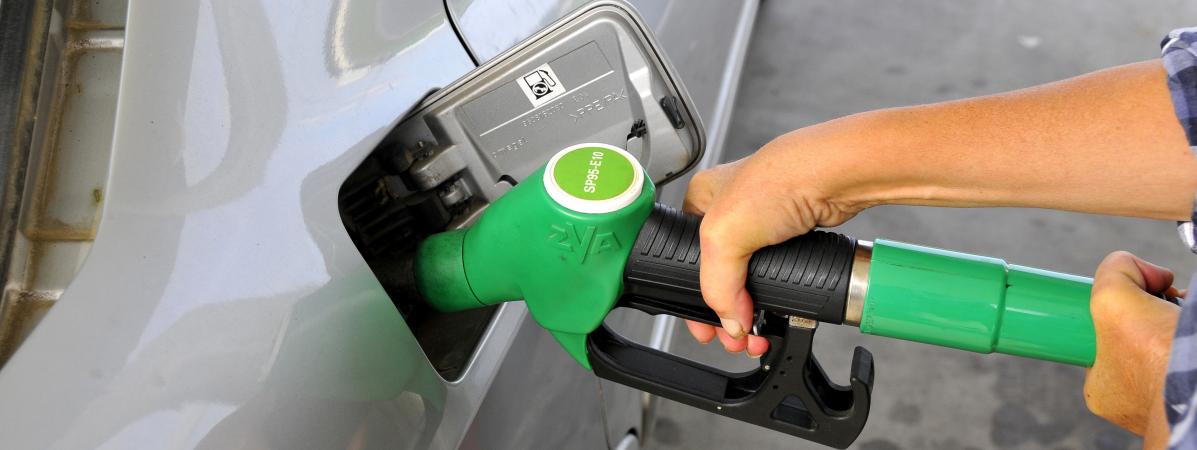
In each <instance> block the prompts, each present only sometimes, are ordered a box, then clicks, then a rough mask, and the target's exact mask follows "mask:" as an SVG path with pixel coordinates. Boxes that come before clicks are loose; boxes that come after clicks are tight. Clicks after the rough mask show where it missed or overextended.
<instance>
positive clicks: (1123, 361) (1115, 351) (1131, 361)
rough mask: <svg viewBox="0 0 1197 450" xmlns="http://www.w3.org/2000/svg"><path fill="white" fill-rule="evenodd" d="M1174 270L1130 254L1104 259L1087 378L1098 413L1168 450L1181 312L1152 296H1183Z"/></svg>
mask: <svg viewBox="0 0 1197 450" xmlns="http://www.w3.org/2000/svg"><path fill="white" fill-rule="evenodd" d="M1172 278H1173V275H1172V272H1171V271H1169V270H1168V269H1164V268H1161V267H1159V266H1156V265H1154V264H1151V263H1149V262H1147V261H1144V260H1142V259H1139V258H1138V257H1136V256H1134V255H1132V254H1130V253H1127V252H1114V253H1111V254H1110V255H1109V256H1107V257H1106V258H1105V260H1104V261H1102V263H1101V265H1100V266H1098V268H1097V274H1096V275H1094V278H1093V292H1092V295H1091V297H1090V304H1089V309H1090V312H1091V314H1092V316H1093V326H1094V329H1095V331H1096V334H1097V359H1096V361H1095V362H1094V364H1093V367H1092V368H1091V369H1089V370H1088V371H1087V372H1086V374H1085V391H1084V394H1085V404H1086V405H1087V406H1088V407H1089V410H1090V411H1093V413H1094V414H1096V415H1098V416H1100V417H1102V418H1104V419H1106V420H1109V421H1110V422H1112V423H1114V424H1115V425H1118V426H1120V427H1122V428H1125V429H1127V430H1129V431H1131V432H1133V433H1135V434H1138V435H1142V436H1145V438H1146V442H1145V448H1157V447H1163V446H1164V444H1165V443H1166V442H1167V433H1168V428H1167V424H1166V420H1165V416H1164V401H1163V389H1164V375H1165V373H1166V371H1167V368H1168V355H1169V351H1170V349H1171V347H1172V335H1173V334H1174V333H1175V331H1176V321H1177V319H1178V318H1179V317H1180V308H1178V307H1177V306H1176V305H1173V304H1171V303H1168V302H1165V301H1162V300H1160V299H1159V298H1157V297H1156V296H1155V295H1153V294H1152V293H1161V292H1162V293H1164V295H1166V296H1169V297H1181V296H1182V294H1183V293H1182V292H1180V291H1178V290H1177V289H1176V288H1175V287H1172Z"/></svg>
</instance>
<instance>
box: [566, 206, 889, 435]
mask: <svg viewBox="0 0 1197 450" xmlns="http://www.w3.org/2000/svg"><path fill="white" fill-rule="evenodd" d="M699 223H700V219H699V218H698V217H695V216H691V215H688V214H684V213H682V212H680V211H678V210H676V209H674V208H670V207H668V206H664V205H656V206H655V207H654V208H653V212H652V214H650V215H649V218H648V220H647V221H646V222H645V225H644V227H643V228H642V229H641V230H640V233H639V235H638V236H637V238H636V243H635V245H633V246H632V249H631V253H630V255H629V257H628V263H627V266H626V267H625V268H624V295H623V297H622V298H621V300H620V303H619V306H624V307H631V308H635V309H639V310H642V311H645V312H648V313H650V314H669V315H673V316H678V317H683V318H687V319H691V320H698V321H702V322H706V323H710V324H714V325H717V324H718V323H719V318H718V317H717V316H716V315H715V314H714V312H713V311H711V310H710V309H709V308H708V307H707V306H706V304H705V303H704V302H703V299H702V295H701V292H700V290H699V280H698V267H699V264H698V260H699V246H698V226H699ZM856 245H857V244H856V241H855V240H853V239H851V238H849V237H846V236H843V235H839V234H835V233H827V232H812V233H808V234H806V235H803V236H799V237H796V238H793V239H791V240H789V241H786V242H784V243H782V244H778V245H776V246H772V247H769V248H767V249H765V250H763V251H760V252H757V253H756V254H755V255H754V256H753V257H752V259H751V260H750V262H749V275H748V279H747V288H748V291H749V293H750V294H752V296H753V301H754V307H755V308H756V310H757V313H756V321H755V322H756V323H755V326H754V327H753V328H754V332H755V333H756V334H758V335H760V336H762V337H764V338H766V339H768V340H769V352H768V353H766V354H765V355H764V356H763V357H762V358H761V360H760V365H759V366H758V367H757V369H755V370H752V371H748V372H744V373H738V374H732V373H727V372H724V371H721V370H718V369H715V368H711V367H708V366H705V365H702V364H699V363H696V362H693V361H690V360H687V359H684V358H680V357H677V356H673V355H670V354H668V353H664V352H660V351H657V350H654V349H651V348H648V347H644V346H641V345H638V344H635V343H632V342H629V341H627V340H626V339H623V338H621V337H619V336H617V335H615V334H614V333H612V332H611V331H610V330H607V329H606V328H600V329H599V330H596V331H595V332H594V333H591V338H590V340H589V341H588V342H587V350H588V353H589V355H590V361H591V365H592V367H593V369H594V371H595V373H596V374H598V375H599V376H601V377H603V378H607V379H611V380H614V381H617V382H619V383H622V384H626V385H629V386H632V387H635V388H638V389H641V390H644V391H647V392H650V393H654V394H657V395H661V396H663V397H666V398H670V399H672V400H675V401H679V402H682V403H685V404H688V405H691V406H695V407H698V408H702V409H704V410H708V411H711V412H714V413H716V414H720V415H724V416H728V417H731V418H734V419H739V420H742V421H745V422H749V423H753V424H756V425H760V426H763V427H766V428H770V429H773V430H777V431H781V432H783V433H788V434H791V435H794V436H798V437H801V438H804V439H808V440H811V441H815V442H819V443H822V444H825V445H830V446H833V447H837V448H844V447H847V446H848V445H850V444H851V443H852V442H853V441H854V440H855V439H856V437H857V436H858V435H859V434H860V431H861V430H862V429H863V428H864V425H865V421H866V420H867V418H868V413H869V406H870V394H871V392H872V385H873V376H874V368H873V357H872V355H871V354H870V353H869V352H868V351H867V350H865V349H863V348H860V347H857V348H856V351H855V353H854V355H853V358H852V369H851V374H850V384H849V385H848V386H840V385H837V384H835V383H832V382H831V381H830V380H829V379H828V377H827V375H826V374H825V373H824V371H823V369H822V367H821V365H820V364H819V361H818V360H817V359H816V358H815V357H814V355H813V354H812V353H811V344H812V341H813V339H814V334H815V330H816V326H817V323H818V322H816V320H818V321H823V322H831V323H841V322H843V319H844V310H845V306H846V303H847V298H848V297H849V293H850V291H851V289H850V287H849V286H850V278H851V276H852V267H853V259H854V255H855V253H856ZM812 319H814V320H812Z"/></svg>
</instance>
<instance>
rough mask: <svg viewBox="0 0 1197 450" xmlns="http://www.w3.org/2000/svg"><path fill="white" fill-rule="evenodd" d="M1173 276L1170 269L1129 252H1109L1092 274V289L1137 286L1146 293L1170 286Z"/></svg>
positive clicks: (1163, 289) (1162, 290) (1161, 290)
mask: <svg viewBox="0 0 1197 450" xmlns="http://www.w3.org/2000/svg"><path fill="white" fill-rule="evenodd" d="M1174 278H1175V276H1174V275H1173V273H1172V271H1171V270H1168V269H1165V268H1163V267H1160V266H1157V265H1155V264H1152V263H1150V262H1147V261H1145V260H1143V259H1142V258H1139V257H1138V256H1135V255H1133V254H1131V253H1130V252H1125V251H1117V252H1113V253H1110V254H1109V255H1108V256H1106V258H1105V259H1104V260H1102V262H1101V264H1100V265H1098V266H1097V273H1096V274H1094V275H1093V289H1094V291H1097V290H1099V289H1106V288H1110V287H1117V286H1119V285H1121V286H1123V287H1137V288H1138V290H1141V291H1145V292H1147V293H1158V292H1164V291H1165V290H1167V289H1168V288H1170V287H1172V282H1173V279H1174Z"/></svg>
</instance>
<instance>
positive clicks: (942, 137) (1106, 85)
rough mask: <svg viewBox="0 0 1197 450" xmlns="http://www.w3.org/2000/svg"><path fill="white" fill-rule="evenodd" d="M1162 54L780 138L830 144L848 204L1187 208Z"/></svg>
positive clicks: (1164, 214) (1144, 212)
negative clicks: (842, 169)
mask: <svg viewBox="0 0 1197 450" xmlns="http://www.w3.org/2000/svg"><path fill="white" fill-rule="evenodd" d="M1164 80H1165V74H1164V71H1163V68H1162V67H1161V65H1160V64H1159V62H1158V61H1151V62H1143V63H1137V64H1131V65H1126V66H1121V67H1116V68H1112V69H1108V70H1104V71H1100V72H1095V73H1092V74H1088V75H1084V76H1081V77H1077V78H1073V79H1068V80H1064V81H1060V82H1055V83H1051V84H1046V85H1042V86H1037V87H1034V88H1030V89H1024V90H1019V91H1014V92H1009V93H1004V94H998V95H992V96H986V97H978V98H973V99H967V100H960V101H953V102H946V103H938V104H932V105H924V106H915V107H909V108H897V109H889V110H882V111H875V112H871V113H864V114H859V115H856V116H850V117H847V118H844V119H840V120H836V121H832V122H828V123H825V124H821V125H817V126H814V127H810V128H806V129H803V130H799V131H796V132H794V133H793V134H794V135H795V136H786V137H783V138H781V139H782V140H786V139H792V138H799V141H798V142H809V139H812V138H814V139H820V140H821V142H824V143H827V144H828V145H830V146H832V147H834V148H838V149H839V150H840V153H839V156H837V157H839V158H844V159H843V160H841V161H838V162H836V165H837V166H839V167H851V170H850V171H846V172H843V173H839V174H837V175H836V176H835V177H834V180H823V181H824V182H825V183H828V185H829V188H828V189H829V190H831V191H834V194H835V195H834V197H835V198H836V199H837V200H838V201H841V202H844V203H848V204H852V206H871V205H876V204H917V205H937V206H1023V207H1038V208H1052V209H1064V210H1073V211H1083V212H1091V213H1102V214H1115V215H1126V216H1138V217H1151V218H1158V219H1185V218H1188V217H1189V214H1190V211H1191V208H1192V205H1193V194H1194V191H1197V159H1195V158H1194V157H1193V156H1192V155H1191V154H1190V151H1189V146H1188V143H1187V142H1186V139H1185V137H1184V133H1183V131H1182V129H1181V127H1180V126H1179V123H1178V122H1177V119H1176V116H1175V113H1174V112H1173V109H1172V103H1171V100H1170V98H1169V93H1168V89H1167V86H1166V84H1165V81H1164Z"/></svg>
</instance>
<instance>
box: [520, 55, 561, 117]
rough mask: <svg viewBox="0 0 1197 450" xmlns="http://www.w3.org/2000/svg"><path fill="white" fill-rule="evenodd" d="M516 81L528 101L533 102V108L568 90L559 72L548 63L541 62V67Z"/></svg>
mask: <svg viewBox="0 0 1197 450" xmlns="http://www.w3.org/2000/svg"><path fill="white" fill-rule="evenodd" d="M515 83H516V84H517V85H519V87H520V90H521V91H523V92H524V96H526V97H528V101H530V102H532V107H533V108H535V107H538V106H540V105H543V104H545V103H548V102H550V101H553V99H555V98H557V97H558V96H560V95H561V94H562V93H564V92H565V91H566V89H565V86H562V85H561V79H560V78H557V74H556V73H554V72H553V68H552V67H549V65H548V64H541V65H540V67H537V68H536V69H535V70H533V71H531V72H529V73H527V74H524V76H522V77H520V78H518V79H516V81H515Z"/></svg>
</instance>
